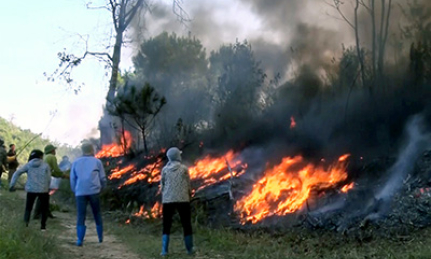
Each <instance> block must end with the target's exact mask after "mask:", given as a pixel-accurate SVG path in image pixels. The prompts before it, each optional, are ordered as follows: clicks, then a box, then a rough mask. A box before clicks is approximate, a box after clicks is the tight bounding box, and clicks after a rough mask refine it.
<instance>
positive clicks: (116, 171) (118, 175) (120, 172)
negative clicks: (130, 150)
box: [108, 164, 135, 180]
mask: <svg viewBox="0 0 431 259" xmlns="http://www.w3.org/2000/svg"><path fill="white" fill-rule="evenodd" d="M134 169H135V165H133V164H131V165H128V166H126V167H124V168H122V169H120V168H118V167H117V168H115V169H113V170H112V173H111V174H110V175H109V176H108V179H109V180H112V179H120V178H121V177H123V175H125V174H127V173H128V172H130V171H132V170H134Z"/></svg>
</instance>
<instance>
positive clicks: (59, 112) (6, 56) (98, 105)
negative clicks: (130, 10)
mask: <svg viewBox="0 0 431 259" xmlns="http://www.w3.org/2000/svg"><path fill="white" fill-rule="evenodd" d="M290 1H292V2H285V3H283V5H284V8H285V9H282V14H283V15H281V16H280V17H278V16H277V17H278V18H277V19H276V20H280V21H281V22H282V23H279V24H278V25H279V26H278V27H274V26H273V24H272V23H271V22H273V21H274V19H273V18H274V17H273V14H272V12H269V13H263V14H260V16H259V15H258V14H257V13H256V11H257V12H259V10H260V9H256V8H255V9H253V7H252V5H249V2H247V1H243V0H218V1H213V0H184V1H183V7H184V9H185V10H186V11H188V13H189V14H191V18H192V19H193V22H191V23H190V26H189V28H185V27H184V26H182V25H181V24H180V23H178V22H177V21H176V19H175V16H173V14H172V7H171V4H172V2H171V0H163V1H160V0H154V1H153V4H154V3H157V4H159V3H163V4H165V7H164V8H166V12H165V14H166V15H165V16H164V17H163V18H161V17H160V16H159V17H154V18H151V17H153V15H149V16H148V17H149V18H145V19H149V20H145V19H144V20H145V21H146V24H145V30H144V31H143V32H144V34H145V37H148V36H154V35H157V34H159V33H161V32H162V31H165V30H167V31H168V32H172V31H175V32H176V33H177V35H181V34H182V35H188V32H189V30H190V31H192V34H193V35H196V37H198V39H200V40H201V42H202V44H203V45H204V47H205V48H206V49H207V50H208V51H210V50H213V49H217V48H219V47H220V46H221V45H222V44H225V43H228V44H229V43H234V42H235V41H237V40H239V41H242V40H244V39H247V40H257V41H259V39H260V38H265V39H266V40H267V41H272V42H273V44H279V45H281V46H282V47H285V48H286V49H289V45H288V44H289V43H288V41H289V38H290V36H291V34H290V32H291V31H292V30H293V28H295V26H296V23H297V22H298V21H296V20H295V19H296V18H295V19H293V20H292V19H289V18H291V17H296V16H295V15H294V14H295V13H298V12H299V11H300V12H301V13H302V14H303V15H302V17H303V18H304V19H305V22H307V23H310V22H312V21H313V23H314V24H318V26H322V25H323V24H329V23H332V24H334V22H335V24H339V21H337V20H335V19H333V18H331V17H328V15H327V14H326V12H324V11H322V10H323V9H321V8H316V6H317V5H316V4H317V2H318V1H319V0H307V1H305V0H304V1H303V0H290ZM86 2H88V1H86V0H43V1H34V0H22V1H4V3H2V15H1V16H0V22H1V24H2V25H3V27H2V29H3V31H2V32H3V34H2V35H3V37H2V40H1V41H0V50H1V52H0V53H1V58H2V62H0V78H1V81H0V84H1V99H0V116H1V117H3V118H5V119H7V120H12V121H13V123H14V124H16V125H18V126H20V127H21V128H24V129H30V130H31V131H33V132H34V133H43V136H44V137H48V138H50V139H51V140H55V141H58V142H61V143H67V144H70V145H73V146H74V145H78V144H79V143H80V141H81V140H82V139H84V138H87V137H96V138H97V137H98V136H99V132H98V130H97V123H98V121H99V118H100V116H101V115H102V109H103V108H102V107H103V104H104V103H105V96H106V93H107V90H108V82H109V77H108V76H106V73H107V72H109V71H107V70H105V69H104V68H103V64H101V63H98V62H97V61H94V60H86V61H85V62H83V63H82V64H81V65H80V66H79V68H78V69H76V70H75V71H74V74H73V78H74V79H75V80H76V81H78V82H84V83H85V86H84V87H83V88H82V90H81V92H80V93H79V94H78V95H75V94H74V93H73V91H70V90H67V86H66V85H65V84H64V83H62V82H59V81H58V80H57V81H56V82H54V83H50V82H47V80H46V78H45V77H44V76H43V73H44V72H47V73H52V72H53V71H54V70H55V69H56V68H57V66H58V63H59V60H58V59H57V53H58V52H60V51H63V49H64V48H67V51H68V52H71V53H75V54H76V53H77V54H79V53H83V52H84V46H85V41H84V40H82V39H83V38H84V39H88V46H89V50H91V51H100V50H101V47H103V45H104V44H107V42H109V36H110V35H111V33H112V29H113V28H112V24H111V16H110V13H109V12H108V11H107V10H104V9H98V10H89V9H87V8H86ZM93 2H99V3H105V1H104V0H95V1H93ZM252 2H256V1H252ZM294 2H296V5H295V4H294ZM197 3H198V4H197ZM298 3H300V4H298ZM269 6H271V4H269ZM295 6H296V8H299V9H298V10H296V9H295ZM311 7H312V8H311ZM285 11H288V12H290V15H286V13H285ZM154 13H155V14H156V13H157V12H154ZM159 14H160V12H159ZM169 14H170V16H169ZM154 16H156V15H154ZM284 16H286V17H284ZM151 19H152V20H151ZM283 19H286V20H285V21H284V20H283ZM280 21H279V22H280ZM139 30H140V31H141V30H142V28H139ZM78 33H79V34H78ZM132 55H133V44H129V45H128V47H127V48H123V54H122V59H121V65H120V68H122V69H130V67H131V58H132ZM0 137H1V136H0Z"/></svg>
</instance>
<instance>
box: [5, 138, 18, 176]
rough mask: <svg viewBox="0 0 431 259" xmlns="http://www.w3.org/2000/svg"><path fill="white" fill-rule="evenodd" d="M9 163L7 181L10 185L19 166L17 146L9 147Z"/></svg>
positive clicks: (11, 145)
mask: <svg viewBox="0 0 431 259" xmlns="http://www.w3.org/2000/svg"><path fill="white" fill-rule="evenodd" d="M7 163H8V166H9V173H8V177H7V180H8V182H9V183H10V181H11V180H12V175H13V173H15V171H16V169H17V168H18V166H19V163H18V159H17V157H16V151H15V144H10V145H9V152H7Z"/></svg>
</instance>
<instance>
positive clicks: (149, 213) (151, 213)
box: [133, 202, 163, 219]
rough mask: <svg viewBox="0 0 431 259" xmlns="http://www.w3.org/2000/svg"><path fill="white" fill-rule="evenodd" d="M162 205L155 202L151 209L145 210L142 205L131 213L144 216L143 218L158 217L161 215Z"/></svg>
mask: <svg viewBox="0 0 431 259" xmlns="http://www.w3.org/2000/svg"><path fill="white" fill-rule="evenodd" d="M162 212H163V211H162V205H161V204H160V202H156V204H154V206H153V207H152V208H151V210H146V209H145V207H144V205H142V206H141V208H140V209H139V212H137V213H135V214H133V215H134V216H136V217H144V218H147V219H149V218H159V217H160V216H161V215H162Z"/></svg>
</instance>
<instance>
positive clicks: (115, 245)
mask: <svg viewBox="0 0 431 259" xmlns="http://www.w3.org/2000/svg"><path fill="white" fill-rule="evenodd" d="M90 214H91V213H90ZM90 214H89V215H88V216H87V220H86V225H87V232H86V235H85V239H84V245H83V246H82V247H78V246H76V245H75V241H76V228H75V221H76V218H75V213H74V212H68V213H62V212H56V213H55V215H56V217H57V218H56V219H53V220H51V222H52V223H54V222H53V221H57V222H58V223H57V224H60V225H61V226H62V228H61V229H63V231H61V230H55V231H58V232H61V233H58V238H59V240H60V244H61V247H63V248H64V251H65V254H66V255H70V257H69V256H67V258H82V259H99V258H100V259H102V258H103V259H105V258H110V259H112V258H128V259H138V258H139V256H137V255H136V254H134V253H132V252H130V251H128V249H127V247H126V246H125V245H124V244H122V243H121V242H120V241H119V240H117V239H116V238H115V236H113V235H112V234H110V233H109V231H108V232H107V231H105V233H104V240H103V243H99V240H98V237H97V233H96V224H95V223H94V221H93V220H89V219H88V218H89V216H90ZM72 256H73V257H72Z"/></svg>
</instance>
